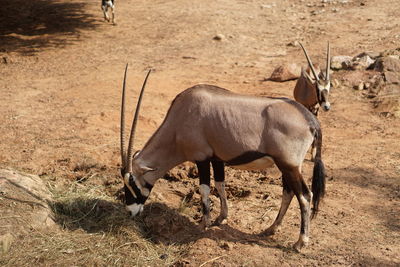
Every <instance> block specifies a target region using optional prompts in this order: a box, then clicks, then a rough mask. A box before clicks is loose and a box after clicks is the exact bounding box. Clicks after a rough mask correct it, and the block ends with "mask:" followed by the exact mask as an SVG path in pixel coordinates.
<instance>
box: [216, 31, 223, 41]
mask: <svg viewBox="0 0 400 267" xmlns="http://www.w3.org/2000/svg"><path fill="white" fill-rule="evenodd" d="M224 39H225V35H223V34H221V33H219V34H217V35H215V36H214V38H213V40H216V41H222V40H224Z"/></svg>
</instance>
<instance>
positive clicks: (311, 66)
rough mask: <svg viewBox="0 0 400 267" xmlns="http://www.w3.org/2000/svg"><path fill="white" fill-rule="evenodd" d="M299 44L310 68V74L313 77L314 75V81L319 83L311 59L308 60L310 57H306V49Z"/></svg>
mask: <svg viewBox="0 0 400 267" xmlns="http://www.w3.org/2000/svg"><path fill="white" fill-rule="evenodd" d="M299 44H300V46H301V48H302V49H303V51H304V54H305V55H306V58H307V61H308V65H309V66H310V68H311V71H312V73H313V75H314V78H315V80H316V81H319V78H318V75H317V73H316V72H315V69H314V65H313V64H312V62H311V59H310V57H309V56H308V54H307V51H306V49H305V48H304V46H303V45H302V44H301V43H300V42H299Z"/></svg>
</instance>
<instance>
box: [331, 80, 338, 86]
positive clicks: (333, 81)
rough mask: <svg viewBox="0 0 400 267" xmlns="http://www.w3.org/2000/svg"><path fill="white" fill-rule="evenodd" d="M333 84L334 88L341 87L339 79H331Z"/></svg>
mask: <svg viewBox="0 0 400 267" xmlns="http://www.w3.org/2000/svg"><path fill="white" fill-rule="evenodd" d="M331 85H332V87H333V88H339V86H340V82H339V80H338V79H333V80H332V81H331Z"/></svg>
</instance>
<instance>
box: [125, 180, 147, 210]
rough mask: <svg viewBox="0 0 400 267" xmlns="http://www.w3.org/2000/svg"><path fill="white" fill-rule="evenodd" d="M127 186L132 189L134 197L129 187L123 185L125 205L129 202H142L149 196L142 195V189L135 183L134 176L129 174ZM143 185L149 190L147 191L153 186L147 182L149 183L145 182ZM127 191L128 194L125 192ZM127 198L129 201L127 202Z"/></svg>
mask: <svg viewBox="0 0 400 267" xmlns="http://www.w3.org/2000/svg"><path fill="white" fill-rule="evenodd" d="M129 186H130V187H131V188H132V189H133V192H134V193H135V195H136V197H135V196H134V195H133V194H132V193H131V191H130V190H129V188H128V187H127V186H126V185H125V186H124V188H125V202H126V205H130V204H133V203H136V204H144V203H145V202H146V200H147V198H148V197H149V196H144V195H143V194H142V191H141V190H140V189H139V188H138V186H137V185H136V182H135V178H134V176H133V175H130V176H129ZM145 187H146V188H147V189H148V190H149V192H150V191H151V189H152V188H153V186H152V185H151V184H149V183H146V184H145ZM127 191H128V192H129V193H128V194H127ZM127 196H128V197H127ZM128 199H129V203H128Z"/></svg>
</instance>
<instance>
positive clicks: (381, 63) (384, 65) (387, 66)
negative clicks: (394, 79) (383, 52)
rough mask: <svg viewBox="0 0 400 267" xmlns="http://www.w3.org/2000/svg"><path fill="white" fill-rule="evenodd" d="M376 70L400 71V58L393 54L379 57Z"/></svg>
mask: <svg viewBox="0 0 400 267" xmlns="http://www.w3.org/2000/svg"><path fill="white" fill-rule="evenodd" d="M374 70H376V71H380V72H384V71H394V72H399V73H400V59H396V58H394V57H391V56H386V57H381V58H378V59H377V60H376V62H375V64H374Z"/></svg>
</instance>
